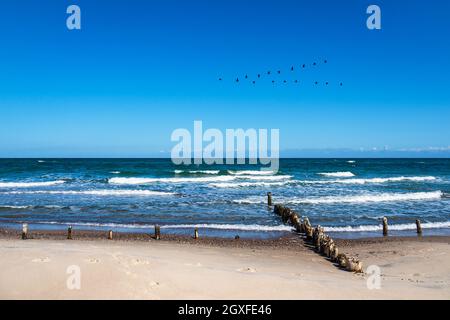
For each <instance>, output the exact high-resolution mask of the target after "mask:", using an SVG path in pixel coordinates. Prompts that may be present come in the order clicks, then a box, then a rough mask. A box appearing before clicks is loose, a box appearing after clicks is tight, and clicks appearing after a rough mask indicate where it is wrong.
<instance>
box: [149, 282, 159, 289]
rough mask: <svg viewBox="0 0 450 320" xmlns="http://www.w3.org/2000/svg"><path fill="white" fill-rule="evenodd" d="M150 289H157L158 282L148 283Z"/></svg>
mask: <svg viewBox="0 0 450 320" xmlns="http://www.w3.org/2000/svg"><path fill="white" fill-rule="evenodd" d="M149 285H150V288H155V287H159V282H157V281H152V282H150V283H149Z"/></svg>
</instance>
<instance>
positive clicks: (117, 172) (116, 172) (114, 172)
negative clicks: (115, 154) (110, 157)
mask: <svg viewBox="0 0 450 320" xmlns="http://www.w3.org/2000/svg"><path fill="white" fill-rule="evenodd" d="M110 173H111V174H120V171H111V172H110Z"/></svg>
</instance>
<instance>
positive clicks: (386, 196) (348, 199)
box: [233, 191, 443, 204]
mask: <svg viewBox="0 0 450 320" xmlns="http://www.w3.org/2000/svg"><path fill="white" fill-rule="evenodd" d="M442 196H443V193H442V192H441V191H432V192H415V193H380V194H364V195H357V196H329V197H320V198H319V197H317V198H286V197H285V198H280V199H278V200H279V202H280V203H290V204H332V203H369V202H396V201H415V200H435V199H440V198H442ZM266 201H267V199H266V198H265V197H258V196H255V197H248V198H244V199H236V200H233V202H234V203H238V204H259V203H265V202H266Z"/></svg>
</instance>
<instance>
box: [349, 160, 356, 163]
mask: <svg viewBox="0 0 450 320" xmlns="http://www.w3.org/2000/svg"><path fill="white" fill-rule="evenodd" d="M355 162H356V161H355V160H348V161H347V163H355Z"/></svg>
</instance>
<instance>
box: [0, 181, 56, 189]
mask: <svg viewBox="0 0 450 320" xmlns="http://www.w3.org/2000/svg"><path fill="white" fill-rule="evenodd" d="M63 183H65V181H64V180H56V181H45V182H0V188H32V187H48V186H54V185H58V184H63Z"/></svg>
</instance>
